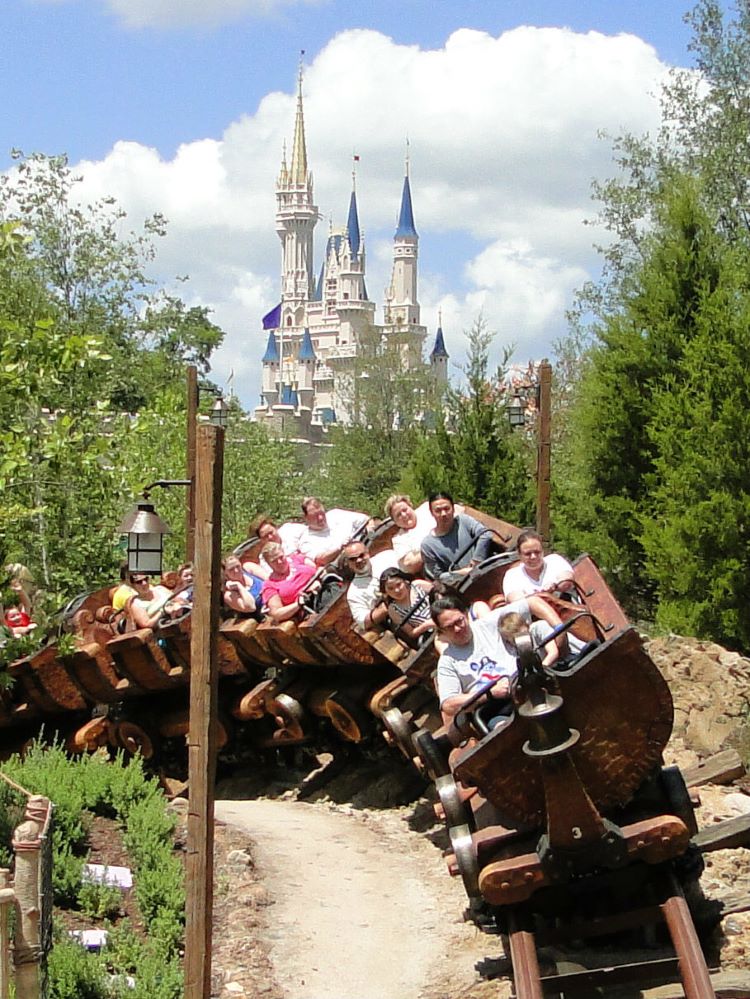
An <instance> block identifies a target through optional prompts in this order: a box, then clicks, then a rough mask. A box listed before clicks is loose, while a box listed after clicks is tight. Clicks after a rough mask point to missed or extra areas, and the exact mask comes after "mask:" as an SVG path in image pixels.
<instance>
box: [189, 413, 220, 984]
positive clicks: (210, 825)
mask: <svg viewBox="0 0 750 999" xmlns="http://www.w3.org/2000/svg"><path fill="white" fill-rule="evenodd" d="M197 444H198V446H197V453H196V473H197V474H196V518H195V588H194V590H195V598H194V601H193V613H192V633H191V639H190V663H191V666H190V729H189V733H188V767H189V771H188V780H189V808H188V828H187V862H186V871H185V875H186V928H185V999H209V996H210V994H211V930H212V923H213V851H214V778H215V775H216V720H217V711H216V695H217V687H218V675H219V671H218V655H217V648H218V633H219V593H220V579H221V498H222V475H223V469H224V430H223V428H222V427H214V426H211V425H210V424H209V425H206V426H201V427H199V428H198V433H197Z"/></svg>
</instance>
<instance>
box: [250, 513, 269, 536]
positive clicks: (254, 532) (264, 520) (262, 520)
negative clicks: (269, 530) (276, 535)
mask: <svg viewBox="0 0 750 999" xmlns="http://www.w3.org/2000/svg"><path fill="white" fill-rule="evenodd" d="M265 524H270V525H271V527H276V524H274V522H273V520H272V519H271V518H270V517H269V516H268V514H266V513H261V514H259V515H258V516H257V517H253V519H252V520H251V521H250V523H249V525H248V528H247V536H248V538H257V537H258V531H259V530H260V529H261V527H263V526H264V525H265Z"/></svg>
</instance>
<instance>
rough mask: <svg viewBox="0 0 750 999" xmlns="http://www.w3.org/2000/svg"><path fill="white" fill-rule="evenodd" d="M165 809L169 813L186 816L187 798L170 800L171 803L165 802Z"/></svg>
mask: <svg viewBox="0 0 750 999" xmlns="http://www.w3.org/2000/svg"><path fill="white" fill-rule="evenodd" d="M167 808H168V809H169V810H170V811H171V812H177V814H178V815H187V810H188V800H187V798H172V800H171V801H168V802H167Z"/></svg>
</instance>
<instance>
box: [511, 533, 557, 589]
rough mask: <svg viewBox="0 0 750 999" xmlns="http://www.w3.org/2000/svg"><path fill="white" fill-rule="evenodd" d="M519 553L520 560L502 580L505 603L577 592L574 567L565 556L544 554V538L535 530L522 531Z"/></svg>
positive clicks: (518, 547) (519, 540) (518, 546)
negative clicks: (532, 596) (539, 596)
mask: <svg viewBox="0 0 750 999" xmlns="http://www.w3.org/2000/svg"><path fill="white" fill-rule="evenodd" d="M516 551H517V552H518V556H519V558H520V560H521V561H520V562H519V563H517V564H516V565H514V566H512V567H511V568H510V569H508V571H507V572H506V573H505V577H504V578H503V594H504V595H505V599H506V600H508V601H513V600H521V598H522V597H528V596H531V595H532V594H534V593H552V592H555V591H558V590H559V591H561V592H564V591H566V590H574V589H575V583H574V581H573V566H572V565H571V564H570V562H568V560H567V559H565V558H563V557H562V555H545V554H544V548H543V547H542V538H541V535H539V534H537V532H536V531H532V530H527V531H521V533H520V534H519V535H518V540H517V541H516Z"/></svg>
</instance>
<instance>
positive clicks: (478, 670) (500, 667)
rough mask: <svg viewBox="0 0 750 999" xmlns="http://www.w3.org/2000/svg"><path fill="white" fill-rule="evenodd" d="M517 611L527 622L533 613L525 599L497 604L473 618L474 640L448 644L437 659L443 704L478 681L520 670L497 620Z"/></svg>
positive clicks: (464, 692)
mask: <svg viewBox="0 0 750 999" xmlns="http://www.w3.org/2000/svg"><path fill="white" fill-rule="evenodd" d="M511 611H515V612H516V613H518V614H520V615H521V617H522V618H523V619H524V621H526V622H527V623H529V624H530V623H531V612H530V611H529V605H528V602H527V601H526V600H517V601H516V602H515V603H512V604H506V605H505V606H504V607H498V608H497V610H494V611H492V613H491V614H488V615H487V617H483V618H480V619H479V620H478V621H470V622H469V627H470V628H471V635H472V639H471V641H470V642H469V643H468V645H448V647H447V648H446V650H445V652H443V654H442V655H441V656H440V659H438V667H437V685H438V697H439V698H440V703H441V705H442V704H443V702H444V701H446V700H447V699H448V698H449V697H454V696H455V695H456V694H468V693H469V692H470V691H471V689H472V688H473V687H474V685H475V684H478V683H479V684H482V683H485V682H486V681H488V680H500V679H501V678H502V677H509V678H512V677H514V676H515V675H516V673H517V666H516V654H515V651H512V650H510V649H509V648H508V647H507V646H506V644H505V642H504V641H503V639H502V638H501V636H500V632H499V631H498V623H499V621H500V619H501V618H503V617H505V615H506V614H510V613H511Z"/></svg>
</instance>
